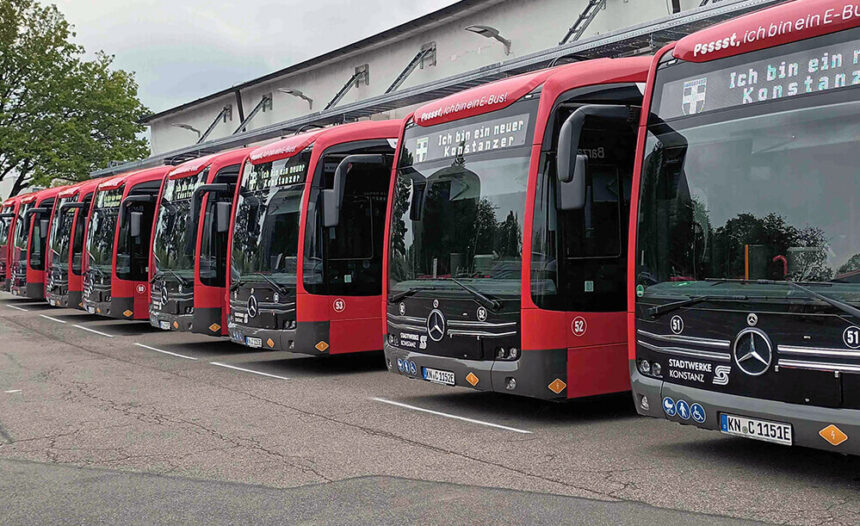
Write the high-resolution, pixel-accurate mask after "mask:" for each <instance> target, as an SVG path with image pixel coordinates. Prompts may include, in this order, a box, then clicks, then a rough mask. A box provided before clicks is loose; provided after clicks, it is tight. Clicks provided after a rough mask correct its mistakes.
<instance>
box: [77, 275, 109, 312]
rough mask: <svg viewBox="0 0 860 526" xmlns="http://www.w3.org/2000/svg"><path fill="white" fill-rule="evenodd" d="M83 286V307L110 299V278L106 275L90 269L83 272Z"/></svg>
mask: <svg viewBox="0 0 860 526" xmlns="http://www.w3.org/2000/svg"><path fill="white" fill-rule="evenodd" d="M83 288H84V290H83V302H84V307H88V306H95V305H96V304H99V303H106V302H110V300H111V280H110V277H108V276H103V275H101V274H98V273H97V272H96V271H93V270H90V271H88V272H87V273H85V274H84V280H83Z"/></svg>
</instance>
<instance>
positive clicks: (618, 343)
mask: <svg viewBox="0 0 860 526" xmlns="http://www.w3.org/2000/svg"><path fill="white" fill-rule="evenodd" d="M650 65H651V57H638V58H624V59H598V60H590V61H586V62H578V63H575V64H570V65H565V66H560V67H557V68H554V69H551V70H546V71H541V72H538V73H530V74H526V75H520V76H518V77H512V78H510V79H506V80H504V81H501V82H497V83H493V84H490V85H488V86H481V87H478V88H474V89H471V90H467V91H465V92H463V93H458V94H455V95H451V96H449V97H446V98H444V99H441V100H440V101H437V102H435V103H432V104H428V105H425V106H423V107H422V108H419V110H417V111H424V112H425V113H430V112H432V111H434V110H433V108H436V109H438V108H442V109H443V113H444V108H449V107H452V106H453V107H456V105H457V104H463V103H468V101H470V100H475V99H480V98H481V97H485V96H489V95H490V94H494V93H499V91H501V92H502V93H505V92H507V93H509V94H511V98H510V99H508V100H505V101H504V102H503V103H496V104H486V105H484V106H483V107H479V108H471V109H466V110H463V111H460V112H456V113H454V114H447V115H443V116H442V117H431V118H424V119H423V120H424V121H425V122H430V123H432V124H439V123H444V122H450V121H451V120H456V119H461V118H466V117H472V116H475V115H480V114H484V113H490V112H492V111H495V110H499V109H502V108H504V107H507V106H509V105H510V104H513V103H514V102H516V100H518V99H519V98H521V97H522V96H524V95H526V94H528V93H530V92H532V91H533V90H534V89H535V88H537V87H542V89H541V95H540V97H541V99H540V105H539V107H538V114H537V123H536V127H535V135H534V139H533V141H534V142H533V145H532V156H531V165H530V167H529V185H528V192H527V196H526V213H525V220H524V225H523V233H524V234H523V249H522V253H523V254H531V250H532V236H531V232H532V225H533V221H534V203H535V196H536V192H537V179H538V175H539V173H538V171H539V165H540V157H541V148H542V144H543V141H544V136H545V134H546V132H547V124H548V122H549V119H550V117H551V114H552V111H553V107H554V104H555V102H556V101H557V99H558V98H559V97H560V96H561V95H562V94H564V93H565V92H568V91H570V90H573V89H577V88H583V87H587V86H594V85H602V84H615V83H625V82H626V83H630V82H636V83H643V82H645V80H646V77H647V74H648V68H649V66H650ZM497 86H501V87H502V88H501V90H499V89H498V87H497ZM513 97H516V99H515V98H513ZM428 110H429V112H428ZM414 115H417V112H416V114H413V116H409V117H407V118H406V119H405V120H404V121H403V128H402V129H401V132H400V136H399V137H400V140H401V141H402V140H403V136H404V133H405V126H406V124H408V123H409V122H410V121H411V120H412V119H413V117H414ZM399 153H400V152H399V151H398V157H399ZM398 162H399V160H398V159H395V161H394V166H395V170H396V166H397V165H398ZM393 188H394V178H393V177H392V182H391V188H390V190H389V192H392V191H393ZM391 205H392V203H391V202H389V207H388V216H387V220H386V225H387V226H386V231H385V239H386V241H385V250H386V251H387V250H388V249H389V240H390V236H391V232H390V228H389V227H390V225H391V221H392V218H391V214H392V206H391ZM631 217H634V216H633V212H632V211H631ZM388 261H389V257H388V254H387V253H386V256H385V257H384V258H383V270H382V272H383V275H384V276H387V275H388ZM521 280H522V314H521V320H520V321H521V335H522V350H523V352H541V350H544V349H559V348H567V379H566V380H565V381H566V383H567V385H568V387H567V397H568V398H580V397H584V396H592V395H599V394H607V393H614V392H623V391H629V390H630V375H629V372H628V369H627V352H626V349H627V330H628V328H627V320H626V317H625V313H624V312H614V313H598V312H591V313H589V312H567V311H550V310H545V309H541V308H539V307H538V306H537V305H535V303H534V301H532V294H531V258H529V257H524V258H523V265H522V274H521ZM382 287H383V288H382V295H383V297H387V296H388V281H387V280H386V279H383V285H382ZM381 312H382V315H383V318H382V320H381V326H382V328H383V332H386V331H387V327H386V322H385V320H386V318H385V305H384V304H383V305H382V307H381ZM580 316H581V317H583V318H584V319H585V320H586V323H587V326H588V331H587V332H586V333H585V334H584V335H583V336H581V337H580V336H576V335H574V333H573V331H572V329H571V326H572V324H573V320H574V319H575V318H577V317H580ZM551 381H552V379H551V378H549V379H547V383H549V382H551Z"/></svg>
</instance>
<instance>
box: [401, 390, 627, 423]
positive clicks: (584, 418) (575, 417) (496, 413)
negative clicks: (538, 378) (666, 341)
mask: <svg viewBox="0 0 860 526" xmlns="http://www.w3.org/2000/svg"><path fill="white" fill-rule="evenodd" d="M414 381H418V380H414ZM443 389H444V388H443ZM397 401H399V402H404V403H408V404H414V405H417V406H419V407H423V408H427V409H434V410H438V411H444V412H450V413H458V414H462V413H459V412H461V411H462V412H469V413H475V412H478V413H480V414H481V415H482V416H484V417H487V418H492V417H498V418H505V419H507V418H515V419H519V420H522V421H523V422H534V423H540V424H559V425H565V424H571V423H580V424H581V423H584V422H600V421H605V420H621V419H633V418H640V417H639V416H637V414H636V409H635V408H634V407H633V400H632V398H631V395H630V394H629V393H621V394H612V395H606V396H599V397H591V398H581V399H578V400H570V401H567V402H547V401H544V400H536V399H533V398H525V397H521V396H514V395H508V394H503V393H486V392H476V391H473V392H470V391H466V390H461V389H457V390H453V389H452V391H451V392H449V393H440V394H438V395H430V396H415V397H407V398H402V397H401V398H398V399H397Z"/></svg>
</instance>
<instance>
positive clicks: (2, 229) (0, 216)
mask: <svg viewBox="0 0 860 526" xmlns="http://www.w3.org/2000/svg"><path fill="white" fill-rule="evenodd" d="M21 197H23V196H15V197H10V198H9V199H7V200H6V201H4V202H3V206H2V207H0V279H2V280H3V281H2V283H0V290H5V291H9V284H10V282H11V280H12V265H9V264H7V263H8V262H10V261H11V260H12V247H13V246H14V245H15V223H16V221H17V219H18V208H19V207H20V206H21Z"/></svg>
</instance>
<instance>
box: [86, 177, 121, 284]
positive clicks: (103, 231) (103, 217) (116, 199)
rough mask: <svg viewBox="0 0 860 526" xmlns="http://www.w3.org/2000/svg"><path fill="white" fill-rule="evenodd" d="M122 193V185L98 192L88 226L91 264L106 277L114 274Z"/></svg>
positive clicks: (88, 255) (88, 250) (88, 253)
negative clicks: (117, 224) (115, 240)
mask: <svg viewBox="0 0 860 526" xmlns="http://www.w3.org/2000/svg"><path fill="white" fill-rule="evenodd" d="M122 194H123V188H121V187H120V188H117V189H116V190H107V191H100V192H98V194H97V197H96V203H95V209H94V210H93V216H92V220H91V221H90V224H89V227H88V228H87V258H88V260H89V264H90V266H91V267H92V268H94V269H95V270H97V271H98V272H99V273H100V274H101V275H102V276H104V277H109V276H111V275H112V272H111V267H112V266H113V249H114V239H115V234H116V222H117V216H118V215H119V205H120V203H121V202H122Z"/></svg>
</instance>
